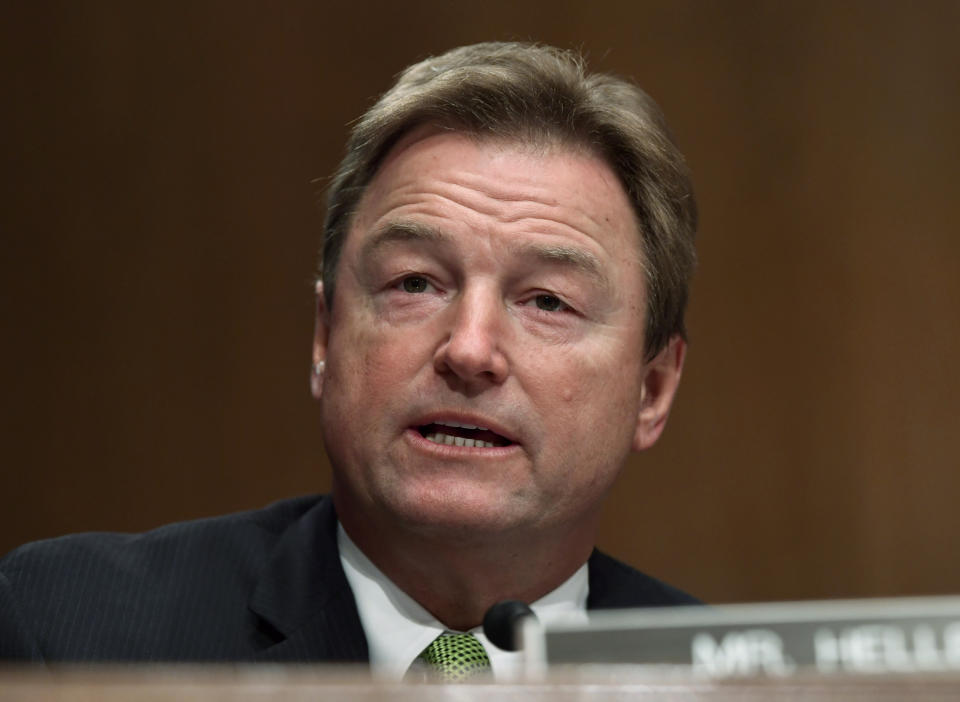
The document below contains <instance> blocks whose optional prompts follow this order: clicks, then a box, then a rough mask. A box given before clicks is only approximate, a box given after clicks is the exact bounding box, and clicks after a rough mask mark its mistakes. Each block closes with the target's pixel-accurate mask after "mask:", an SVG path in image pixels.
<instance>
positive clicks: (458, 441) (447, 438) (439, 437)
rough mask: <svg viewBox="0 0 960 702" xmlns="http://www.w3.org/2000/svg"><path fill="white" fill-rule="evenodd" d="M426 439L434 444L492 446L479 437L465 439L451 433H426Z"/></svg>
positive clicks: (468, 446) (470, 446)
mask: <svg viewBox="0 0 960 702" xmlns="http://www.w3.org/2000/svg"><path fill="white" fill-rule="evenodd" d="M427 441H432V442H433V443H435V444H447V445H448V446H466V447H467V448H473V447H479V448H493V444H492V443H490V442H489V441H483V440H481V439H466V438H464V437H462V436H453V435H452V434H441V433H439V432H438V433H436V434H427Z"/></svg>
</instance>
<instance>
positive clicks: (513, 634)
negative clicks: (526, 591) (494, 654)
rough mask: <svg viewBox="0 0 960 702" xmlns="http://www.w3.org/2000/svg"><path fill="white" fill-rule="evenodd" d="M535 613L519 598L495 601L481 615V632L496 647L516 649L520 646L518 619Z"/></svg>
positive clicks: (505, 649) (509, 649)
mask: <svg viewBox="0 0 960 702" xmlns="http://www.w3.org/2000/svg"><path fill="white" fill-rule="evenodd" d="M525 617H533V618H534V619H536V617H537V615H536V614H534V613H533V610H532V609H530V608H529V607H528V606H527V605H526V604H525V603H523V602H521V601H520V600H504V601H503V602H497V603H496V604H495V605H493V606H492V607H491V608H490V609H488V610H487V613H486V614H485V615H484V616H483V633H484V635H485V636H486V637H487V638H488V639H489V640H490V642H491V643H492V644H493V645H494V646H496V647H497V648H502V649H503V650H504V651H516V650H519V648H520V640H519V639H520V637H519V636H518V631H517V630H518V629H519V624H520V620H521V619H524V618H525Z"/></svg>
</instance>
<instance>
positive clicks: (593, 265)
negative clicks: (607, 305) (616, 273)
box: [511, 243, 607, 283]
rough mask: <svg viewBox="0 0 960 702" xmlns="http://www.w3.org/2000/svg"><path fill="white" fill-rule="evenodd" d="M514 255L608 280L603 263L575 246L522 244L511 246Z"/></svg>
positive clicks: (601, 280)
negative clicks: (558, 265)
mask: <svg viewBox="0 0 960 702" xmlns="http://www.w3.org/2000/svg"><path fill="white" fill-rule="evenodd" d="M511 248H512V251H513V253H514V255H516V256H519V257H523V258H532V259H534V260H538V261H540V262H541V263H544V264H547V265H557V264H560V265H561V266H563V267H567V268H574V269H576V270H578V271H580V272H582V273H586V274H587V275H588V276H590V277H591V278H594V279H596V280H597V281H599V282H601V283H606V282H607V276H606V275H605V273H604V267H603V264H601V263H600V261H599V260H598V259H597V257H596V256H594V255H593V254H592V253H590V252H589V251H585V250H583V249H580V248H576V247H573V246H556V245H551V244H532V243H530V244H521V245H520V246H515V247H511Z"/></svg>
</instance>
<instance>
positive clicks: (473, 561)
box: [338, 506, 594, 631]
mask: <svg viewBox="0 0 960 702" xmlns="http://www.w3.org/2000/svg"><path fill="white" fill-rule="evenodd" d="M338 514H339V517H340V522H341V524H342V525H343V527H344V529H345V530H346V532H347V534H349V536H350V538H351V539H352V540H353V542H354V543H355V544H356V545H357V547H358V548H359V549H360V550H361V551H363V553H364V555H366V556H367V558H369V559H370V561H371V562H372V563H373V564H374V565H376V566H377V568H379V569H380V571H381V572H382V573H383V574H384V575H385V576H386V577H388V578H390V580H391V581H393V583H394V584H395V585H397V587H399V588H400V589H401V590H403V591H404V592H406V593H407V594H408V595H410V597H412V598H413V599H414V600H416V601H417V602H418V603H419V604H420V605H421V606H422V607H423V608H424V609H426V610H427V611H428V612H430V613H431V614H432V615H433V616H434V617H436V618H437V619H438V620H439V621H440V622H441V623H442V624H443V625H444V626H446V627H448V628H449V629H453V630H457V631H467V630H469V629H472V628H473V627H475V626H478V625H480V624H481V623H482V621H483V616H484V614H486V612H487V610H488V609H489V608H490V607H491V606H492V605H494V604H496V603H497V602H501V601H503V600H520V601H522V602H527V603H530V602H534V601H536V600H538V599H540V598H541V597H543V596H544V595H546V594H547V593H549V592H551V591H552V590H554V589H556V588H557V587H559V586H560V585H561V584H562V583H563V582H564V581H566V580H567V579H568V578H569V577H570V576H572V575H573V574H574V573H575V572H576V570H577V569H578V568H579V567H580V566H581V565H583V563H584V562H586V560H587V558H588V557H589V556H590V552H591V551H592V549H593V533H594V531H593V530H584V529H582V524H581V528H580V529H579V530H578V533H577V534H570V533H563V534H557V533H551V534H549V535H548V534H543V533H536V532H534V533H531V532H529V531H524V532H523V533H519V532H518V533H508V534H504V533H499V534H485V535H482V536H479V537H478V536H471V537H470V538H469V539H465V538H463V537H459V538H458V537H456V536H450V534H449V530H444V531H443V534H442V536H438V535H437V534H436V533H434V532H431V530H428V529H416V528H414V529H405V528H403V527H398V526H397V525H390V526H387V525H380V524H378V523H373V522H371V521H370V520H368V519H366V518H360V519H357V518H355V517H354V515H353V514H351V513H350V512H349V511H347V512H346V513H341V512H339V506H338ZM584 531H586V532H588V536H587V537H586V538H585V537H584ZM385 534H389V538H384V535H385Z"/></svg>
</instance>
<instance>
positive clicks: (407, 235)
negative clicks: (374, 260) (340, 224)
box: [363, 220, 609, 284]
mask: <svg viewBox="0 0 960 702" xmlns="http://www.w3.org/2000/svg"><path fill="white" fill-rule="evenodd" d="M405 241H415V242H427V243H433V244H442V243H445V242H448V241H450V237H448V236H447V235H446V234H444V233H443V232H441V231H440V230H438V229H435V228H434V227H431V226H429V225H427V224H424V223H422V222H416V221H413V220H396V221H393V222H387V223H386V224H385V225H384V226H382V227H381V228H380V229H378V230H377V231H376V233H374V234H373V236H371V237H370V239H368V240H367V241H366V243H364V245H363V255H365V256H367V255H370V254H372V253H374V252H375V251H377V250H378V249H381V248H383V247H384V246H388V245H390V244H393V243H399V242H405ZM510 252H511V254H512V255H513V256H516V257H518V258H526V259H533V260H536V261H539V262H541V263H542V264H544V265H551V266H555V265H558V264H559V265H560V266H563V267H566V268H573V269H575V270H578V271H580V272H582V273H585V274H586V275H588V276H590V277H591V278H593V279H595V280H597V281H598V282H600V283H603V284H606V283H608V282H609V281H608V278H607V276H606V274H605V271H604V266H603V264H602V263H600V260H599V259H598V258H597V257H596V256H594V255H593V254H592V253H590V252H589V251H586V250H584V249H581V248H578V247H574V246H561V245H553V244H538V243H524V244H518V245H515V246H511V247H510Z"/></svg>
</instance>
